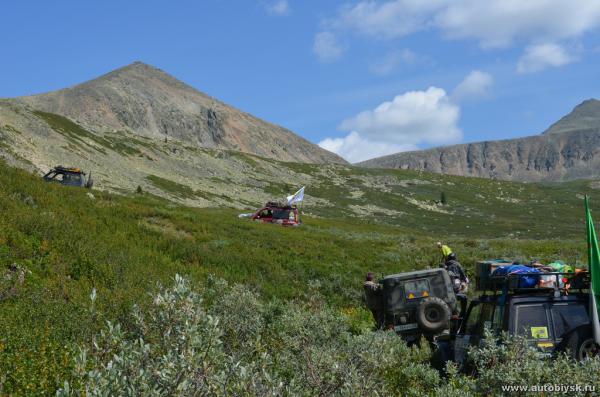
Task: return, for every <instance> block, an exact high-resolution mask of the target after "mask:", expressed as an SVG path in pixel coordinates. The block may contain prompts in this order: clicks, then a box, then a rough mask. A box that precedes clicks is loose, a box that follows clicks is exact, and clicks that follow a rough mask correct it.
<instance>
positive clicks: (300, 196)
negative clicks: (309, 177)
mask: <svg viewBox="0 0 600 397" xmlns="http://www.w3.org/2000/svg"><path fill="white" fill-rule="evenodd" d="M304 188H305V186H302V188H301V189H300V190H298V191H297V192H296V193H294V194H292V195H291V196H287V203H288V205H292V204H296V203H298V202H300V201H302V200H304Z"/></svg>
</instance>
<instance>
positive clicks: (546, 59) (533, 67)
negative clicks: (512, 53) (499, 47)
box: [517, 43, 576, 73]
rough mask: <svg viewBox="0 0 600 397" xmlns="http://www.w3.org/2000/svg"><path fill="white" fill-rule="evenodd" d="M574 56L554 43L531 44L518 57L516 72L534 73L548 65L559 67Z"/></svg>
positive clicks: (572, 59)
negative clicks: (519, 57)
mask: <svg viewBox="0 0 600 397" xmlns="http://www.w3.org/2000/svg"><path fill="white" fill-rule="evenodd" d="M575 60H576V57H575V56H574V55H571V54H569V53H568V52H567V50H566V49H565V48H564V47H562V46H560V45H558V44H555V43H545V44H536V45H531V46H529V47H527V48H526V49H525V54H523V56H522V57H521V59H519V62H518V64H517V72H519V73H534V72H539V71H542V70H544V69H547V68H550V67H559V66H563V65H567V64H569V63H571V62H574V61H575Z"/></svg>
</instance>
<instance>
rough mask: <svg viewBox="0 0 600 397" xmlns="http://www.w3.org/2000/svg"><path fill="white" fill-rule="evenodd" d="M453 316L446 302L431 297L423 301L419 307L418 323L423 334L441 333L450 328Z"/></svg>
mask: <svg viewBox="0 0 600 397" xmlns="http://www.w3.org/2000/svg"><path fill="white" fill-rule="evenodd" d="M451 314H452V313H451V311H450V307H449V306H448V304H447V303H446V302H444V301H443V300H442V299H440V298H436V297H432V296H430V297H428V298H425V299H423V300H422V301H421V303H420V304H419V306H418V307H417V323H418V324H419V327H420V328H421V331H423V332H428V333H437V332H441V331H443V330H444V329H446V328H448V324H449V322H450V315H451Z"/></svg>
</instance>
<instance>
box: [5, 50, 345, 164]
mask: <svg viewBox="0 0 600 397" xmlns="http://www.w3.org/2000/svg"><path fill="white" fill-rule="evenodd" d="M6 103H7V102H6V101H4V102H3V104H4V105H2V104H0V106H2V108H1V109H0V116H2V114H3V113H4V114H5V115H6V114H7V113H9V112H10V111H11V108H10V107H7V106H6ZM8 103H12V104H13V105H14V106H13V108H12V109H14V108H15V107H21V110H22V111H25V112H26V111H27V110H33V111H43V112H47V113H53V114H58V115H61V116H66V117H67V118H69V119H71V120H73V121H75V122H77V123H79V124H81V125H82V126H84V127H85V128H86V129H88V130H89V131H91V132H92V133H103V132H118V131H126V132H129V133H132V134H134V135H137V136H141V137H147V138H150V139H154V140H164V139H165V138H167V139H175V140H179V141H181V142H183V143H185V144H188V145H192V146H196V147H203V148H213V149H227V150H237V151H241V152H245V153H251V154H256V155H259V156H264V157H268V158H273V159H277V160H282V161H292V162H306V163H330V162H334V163H345V161H344V160H343V159H342V158H340V157H339V156H337V155H335V154H333V153H330V152H328V151H326V150H324V149H321V148H320V147H318V146H317V145H314V144H312V143H310V142H308V141H306V140H305V139H303V138H301V137H299V136H297V135H295V134H294V133H292V132H291V131H289V130H287V129H285V128H282V127H279V126H276V125H273V124H270V123H268V122H265V121H263V120H260V119H258V118H256V117H253V116H252V115H250V114H248V113H244V112H242V111H239V110H237V109H235V108H233V107H231V106H228V105H226V104H224V103H222V102H220V101H218V100H216V99H214V98H211V97H209V96H208V95H206V94H204V93H202V92H199V91H197V90H196V89H194V88H192V87H190V86H188V85H186V84H184V83H182V82H181V81H179V80H177V79H175V78H174V77H172V76H170V75H168V74H167V73H165V72H163V71H161V70H159V69H157V68H154V67H152V66H149V65H146V64H144V63H141V62H136V63H133V64H131V65H129V66H126V67H124V68H121V69H118V70H115V71H113V72H111V73H108V74H106V75H104V76H101V77H99V78H97V79H95V80H92V81H89V82H87V83H83V84H80V85H77V86H75V87H72V88H66V89H63V90H59V91H55V92H51V93H47V94H42V95H34V96H29V97H23V98H17V99H14V100H10V101H9V102H8ZM5 118H8V116H7V115H6V116H5ZM1 122H2V118H1V117H0V123H1Z"/></svg>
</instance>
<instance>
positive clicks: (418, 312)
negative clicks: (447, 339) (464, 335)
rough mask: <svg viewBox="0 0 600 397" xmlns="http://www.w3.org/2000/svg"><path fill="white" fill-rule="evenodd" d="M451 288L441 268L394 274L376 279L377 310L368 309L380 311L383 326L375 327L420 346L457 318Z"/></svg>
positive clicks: (454, 298) (445, 272)
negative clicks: (422, 339) (452, 319)
mask: <svg viewBox="0 0 600 397" xmlns="http://www.w3.org/2000/svg"><path fill="white" fill-rule="evenodd" d="M453 285H454V282H453V276H452V275H451V274H450V273H449V272H448V271H446V270H445V269H442V268H438V269H426V270H418V271H414V272H407V273H400V274H393V275H390V276H386V277H384V278H383V279H381V280H379V290H378V291H377V293H378V294H379V295H380V299H379V300H378V302H379V303H378V305H379V307H369V309H371V310H372V311H373V312H374V313H377V312H378V311H381V312H382V313H383V315H382V316H381V319H382V322H383V324H378V325H379V326H380V327H382V328H385V329H394V330H395V331H396V332H397V333H398V334H399V335H400V336H401V337H402V338H403V339H404V340H405V341H406V342H407V343H419V341H420V340H421V337H422V336H424V337H425V338H427V339H428V340H433V338H434V337H435V336H436V335H438V334H440V333H442V332H444V331H445V330H448V329H449V327H450V324H451V317H452V316H453V315H456V311H457V296H456V294H455V292H454V288H453ZM367 301H368V302H374V300H372V299H371V300H369V299H368V300H367ZM375 302H377V301H375ZM376 321H377V319H376Z"/></svg>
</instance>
